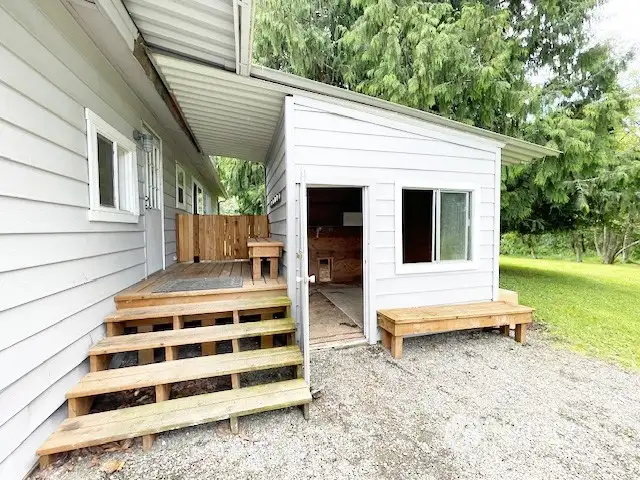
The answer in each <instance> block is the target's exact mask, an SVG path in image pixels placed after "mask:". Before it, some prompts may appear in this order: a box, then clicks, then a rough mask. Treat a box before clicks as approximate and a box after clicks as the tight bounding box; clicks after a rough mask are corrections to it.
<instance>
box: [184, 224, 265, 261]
mask: <svg viewBox="0 0 640 480" xmlns="http://www.w3.org/2000/svg"><path fill="white" fill-rule="evenodd" d="M268 236H269V220H268V219H267V216H266V215H188V214H181V213H179V214H177V215H176V250H177V256H178V261H179V262H192V261H193V260H194V257H199V258H200V260H242V259H248V258H249V250H248V248H247V239H248V238H249V237H268Z"/></svg>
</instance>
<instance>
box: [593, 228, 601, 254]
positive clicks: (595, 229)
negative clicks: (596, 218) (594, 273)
mask: <svg viewBox="0 0 640 480" xmlns="http://www.w3.org/2000/svg"><path fill="white" fill-rule="evenodd" d="M593 245H594V246H595V247H596V253H597V254H598V256H599V257H602V249H601V248H600V242H598V228H597V227H594V228H593Z"/></svg>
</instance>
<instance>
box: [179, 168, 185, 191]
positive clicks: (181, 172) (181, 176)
mask: <svg viewBox="0 0 640 480" xmlns="http://www.w3.org/2000/svg"><path fill="white" fill-rule="evenodd" d="M178 188H184V172H183V171H182V170H178Z"/></svg>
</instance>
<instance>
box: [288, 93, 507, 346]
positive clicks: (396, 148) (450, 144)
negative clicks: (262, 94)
mask: <svg viewBox="0 0 640 480" xmlns="http://www.w3.org/2000/svg"><path fill="white" fill-rule="evenodd" d="M294 99H295V102H294V105H295V106H294V111H293V114H292V118H291V119H289V118H288V119H287V120H289V121H291V122H292V123H293V134H292V137H293V139H292V142H293V144H294V151H293V154H292V158H293V162H294V163H295V173H294V174H293V175H295V179H296V180H298V181H299V179H300V177H301V175H302V172H303V171H304V176H305V181H306V183H307V185H314V184H317V183H320V184H328V185H330V184H331V183H332V182H331V181H330V178H331V177H333V178H336V179H341V180H340V181H341V182H343V183H344V179H353V184H354V185H363V186H367V187H368V188H367V191H368V192H369V208H370V210H371V214H370V215H369V218H365V220H364V221H365V222H369V230H370V240H369V241H370V250H369V251H370V257H371V277H370V278H371V280H372V284H371V287H370V289H371V292H372V293H373V294H372V295H371V300H370V312H369V313H370V315H369V317H370V318H369V321H370V322H375V311H376V310H377V309H382V308H392V307H411V306H421V305H438V304H455V303H469V302H476V301H488V300H492V299H493V296H494V293H493V292H494V286H495V285H496V282H497V269H498V258H497V254H496V252H497V249H496V248H495V242H496V238H498V237H497V235H495V231H494V228H498V222H497V221H496V213H497V212H498V211H499V210H498V208H497V207H499V205H496V198H497V199H498V201H499V196H497V195H496V178H497V177H496V175H499V171H500V149H499V148H498V147H497V146H496V145H495V144H493V143H488V144H485V143H483V142H482V141H481V139H476V138H471V139H469V138H463V139H459V138H458V137H456V134H455V132H451V137H450V138H451V140H450V141H449V140H447V138H448V137H447V135H448V132H447V131H445V130H443V129H442V128H438V129H433V130H431V129H432V128H433V127H432V126H430V125H428V124H425V125H424V127H421V128H416V127H415V126H411V125H406V128H404V126H403V124H402V122H401V118H399V119H398V120H396V121H388V120H383V119H381V118H376V117H375V112H374V111H369V112H365V115H362V112H361V111H360V110H356V109H355V107H354V109H353V110H351V109H349V108H345V107H344V106H337V105H333V104H331V103H329V102H327V103H324V102H319V101H316V100H309V99H306V98H304V97H294ZM469 145H473V146H469ZM328 172H329V175H328ZM327 178H329V181H327ZM318 179H321V180H320V181H318ZM498 179H499V177H498ZM296 180H293V181H294V182H295V181H296ZM347 183H348V182H347ZM403 183H406V184H410V185H411V186H414V187H415V186H424V187H425V188H427V187H431V188H433V187H435V188H438V186H439V185H442V187H441V188H445V186H446V185H451V184H464V185H470V186H473V187H474V188H477V191H478V192H479V201H478V204H477V205H478V206H477V208H478V210H479V211H478V212H477V213H478V222H479V224H478V225H476V229H477V235H476V238H475V239H473V241H474V242H477V246H476V256H477V258H476V260H475V262H474V267H473V268H472V269H468V270H465V271H442V272H435V271H434V272H429V273H414V274H398V273H397V272H396V263H395V262H396V257H395V253H396V251H395V249H396V248H398V245H396V241H397V239H396V218H395V216H396V203H395V202H396V201H397V199H396V188H397V185H399V184H403ZM295 219H296V223H297V224H298V225H296V227H295V228H294V229H293V232H295V235H296V239H295V240H294V239H289V240H288V243H289V244H290V246H294V245H296V244H297V242H298V239H297V237H298V235H299V233H298V232H299V231H300V228H299V221H298V218H297V214H296V217H295ZM294 248H295V247H294ZM296 297H298V302H297V303H299V295H296ZM297 308H299V307H298V306H296V309H297ZM369 340H370V341H376V340H377V338H375V339H372V338H370V339H369Z"/></svg>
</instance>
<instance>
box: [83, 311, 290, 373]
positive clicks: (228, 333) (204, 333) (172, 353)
mask: <svg viewBox="0 0 640 480" xmlns="http://www.w3.org/2000/svg"><path fill="white" fill-rule="evenodd" d="M295 331H296V326H295V322H294V321H293V319H291V318H282V319H277V320H264V321H259V322H247V323H238V324H229V325H216V326H213V327H199V328H185V329H177V330H165V331H162V332H149V333H136V334H132V335H121V336H118V337H106V338H103V339H102V340H100V341H99V342H98V343H96V344H95V345H94V346H93V347H91V348H90V349H89V359H90V363H91V371H92V372H96V371H99V370H105V369H106V368H107V365H108V358H107V356H108V355H110V354H114V353H120V352H133V351H141V350H150V349H153V348H165V354H166V355H165V356H166V359H167V360H175V359H177V350H176V349H177V348H178V347H180V346H182V345H195V344H205V343H214V342H219V341H222V340H235V339H240V338H251V337H263V336H273V335H278V334H283V333H284V334H294V333H295ZM290 342H291V343H293V341H292V339H291V340H290Z"/></svg>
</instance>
